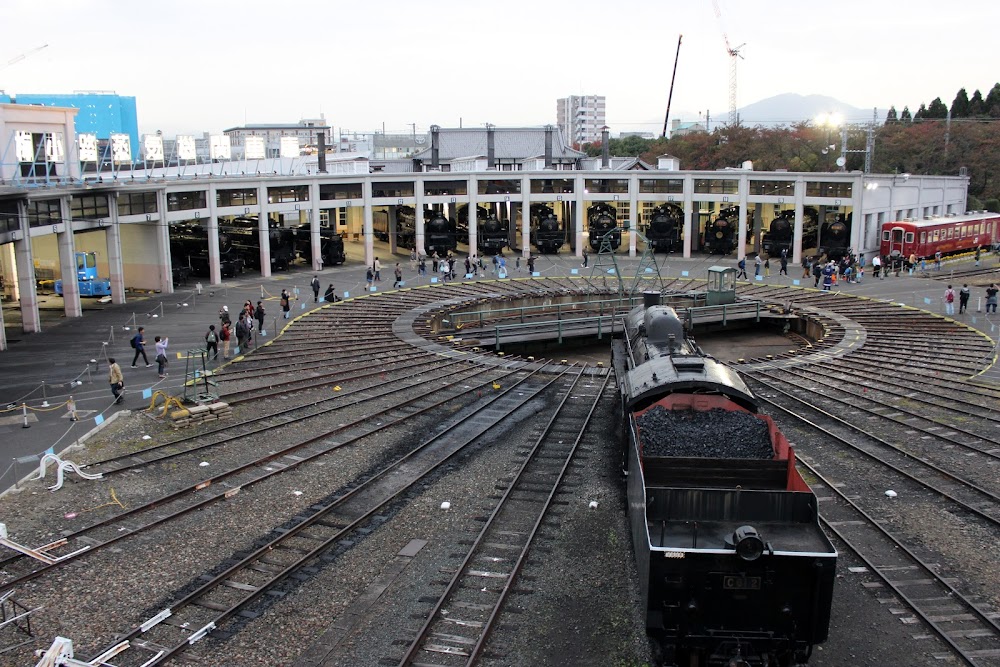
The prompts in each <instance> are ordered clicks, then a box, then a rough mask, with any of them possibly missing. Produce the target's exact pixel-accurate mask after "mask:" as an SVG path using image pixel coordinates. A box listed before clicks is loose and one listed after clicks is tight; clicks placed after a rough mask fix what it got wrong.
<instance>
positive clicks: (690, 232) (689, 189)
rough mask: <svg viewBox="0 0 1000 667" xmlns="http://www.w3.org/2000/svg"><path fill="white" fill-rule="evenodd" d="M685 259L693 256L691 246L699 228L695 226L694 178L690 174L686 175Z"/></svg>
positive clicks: (684, 195) (684, 194)
mask: <svg viewBox="0 0 1000 667" xmlns="http://www.w3.org/2000/svg"><path fill="white" fill-rule="evenodd" d="M682 196H683V197H684V204H683V206H684V253H683V254H684V259H690V258H691V246H692V245H694V244H693V239H694V237H695V236H697V235H698V233H699V231H700V230H698V229H695V228H694V224H693V221H694V213H695V211H694V178H693V177H692V176H691V175H690V174H689V175H687V176H685V177H684V193H683V195H682Z"/></svg>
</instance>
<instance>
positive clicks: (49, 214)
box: [28, 199, 62, 227]
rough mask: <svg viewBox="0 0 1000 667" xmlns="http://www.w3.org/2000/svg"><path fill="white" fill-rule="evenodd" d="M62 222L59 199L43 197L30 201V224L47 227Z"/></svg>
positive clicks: (31, 225)
mask: <svg viewBox="0 0 1000 667" xmlns="http://www.w3.org/2000/svg"><path fill="white" fill-rule="evenodd" d="M60 222H62V214H61V213H60V211H59V200H58V199H42V200H35V201H29V202H28V226H30V227H45V226H46V225H55V224H58V223H60Z"/></svg>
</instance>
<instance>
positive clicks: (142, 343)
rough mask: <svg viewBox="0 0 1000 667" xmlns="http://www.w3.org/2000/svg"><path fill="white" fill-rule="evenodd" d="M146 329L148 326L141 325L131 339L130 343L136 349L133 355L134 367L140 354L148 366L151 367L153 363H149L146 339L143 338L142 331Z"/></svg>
mask: <svg viewBox="0 0 1000 667" xmlns="http://www.w3.org/2000/svg"><path fill="white" fill-rule="evenodd" d="M145 330H146V327H139V329H138V333H136V335H134V336H132V340H130V341H129V345H131V346H132V349H134V350H135V356H133V357H132V368H135V367H136V365H135V362H136V361H138V360H139V355H140V354H141V355H142V360H143V361H144V362H146V368H149V367H150V366H152V365H153V364H151V363H149V359H148V358H147V357H146V339H145V338H143V334H142V332H143V331H145Z"/></svg>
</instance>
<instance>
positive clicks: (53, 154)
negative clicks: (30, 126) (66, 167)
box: [45, 132, 66, 163]
mask: <svg viewBox="0 0 1000 667" xmlns="http://www.w3.org/2000/svg"><path fill="white" fill-rule="evenodd" d="M45 161H46V162H59V163H62V162H65V161H66V149H65V148H64V147H63V135H62V133H61V132H50V133H48V134H46V135H45Z"/></svg>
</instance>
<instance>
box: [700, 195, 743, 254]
mask: <svg viewBox="0 0 1000 667" xmlns="http://www.w3.org/2000/svg"><path fill="white" fill-rule="evenodd" d="M739 224H740V207H739V206H730V207H728V208H724V209H722V210H721V211H719V215H718V216H717V217H716V218H715V220H713V221H712V222H710V223H708V225H707V226H706V227H705V244H704V247H705V251H706V252H707V253H709V254H711V255H715V254H719V255H728V254H729V253H731V252H732V251H733V250H734V249H735V248H736V242H737V239H738V234H739V231H738V230H739V227H738V225H739Z"/></svg>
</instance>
